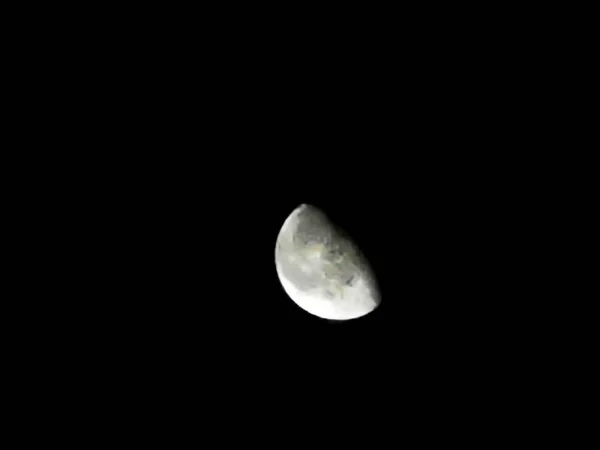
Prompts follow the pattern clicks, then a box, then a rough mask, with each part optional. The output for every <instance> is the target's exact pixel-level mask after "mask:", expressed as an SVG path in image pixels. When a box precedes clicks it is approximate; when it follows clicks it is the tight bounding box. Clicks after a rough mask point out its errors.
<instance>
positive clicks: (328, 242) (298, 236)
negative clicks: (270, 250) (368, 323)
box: [275, 204, 381, 320]
mask: <svg viewBox="0 0 600 450" xmlns="http://www.w3.org/2000/svg"><path fill="white" fill-rule="evenodd" d="M275 265H276V268H277V275H278V277H279V281H280V282H281V285H282V286H283V289H284V290H285V292H286V293H287V294H288V295H289V297H290V298H291V299H292V300H293V301H294V302H295V303H296V304H297V305H298V306H300V308H302V309H304V310H305V311H307V312H309V313H310V314H313V315H315V316H318V317H321V318H323V319H329V320H350V319H356V318H359V317H362V316H365V315H366V314H369V313H370V312H372V311H373V310H374V309H375V308H377V307H378V306H379V304H380V302H381V297H380V293H379V290H378V287H377V283H376V281H375V277H374V276H373V273H372V270H371V268H370V266H369V264H368V262H367V261H366V260H365V258H364V256H363V255H362V253H361V252H360V250H359V249H358V248H357V247H356V245H355V244H354V243H353V242H352V241H351V240H350V238H349V237H348V236H346V235H345V233H342V232H340V230H339V229H338V228H337V227H336V225H335V224H333V223H332V222H331V221H330V220H329V219H328V218H327V216H326V215H325V214H324V213H323V212H321V211H320V210H319V209H318V208H315V207H314V206H311V205H307V204H302V205H300V206H298V207H297V208H296V209H295V210H294V211H293V212H292V213H291V214H290V215H289V217H288V218H287V219H286V220H285V222H284V224H283V226H282V228H281V230H280V232H279V235H278V237H277V243H276V247H275Z"/></svg>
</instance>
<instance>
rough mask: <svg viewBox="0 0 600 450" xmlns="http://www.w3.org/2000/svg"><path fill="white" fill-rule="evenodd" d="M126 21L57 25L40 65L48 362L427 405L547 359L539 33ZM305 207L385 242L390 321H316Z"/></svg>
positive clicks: (291, 394)
mask: <svg viewBox="0 0 600 450" xmlns="http://www.w3.org/2000/svg"><path fill="white" fill-rule="evenodd" d="M119 17H120V16H119ZM428 17H429V16H428ZM133 22H135V24H136V26H135V27H133V26H131V25H132V23H133ZM241 22H243V20H241ZM409 22H410V21H409ZM442 22H443V21H442ZM123 24H124V26H123V25H122V26H119V25H116V24H115V25H111V28H110V29H109V30H107V29H106V28H102V27H101V30H102V32H98V33H91V36H90V37H89V38H86V39H79V38H78V37H79V36H81V34H82V33H83V31H81V30H75V31H73V30H72V29H71V31H70V33H66V34H65V37H64V42H63V43H62V44H56V43H52V44H51V43H48V42H45V41H43V40H41V41H39V42H38V43H37V48H38V49H39V54H40V58H39V59H37V60H36V61H38V64H39V70H43V72H44V73H45V74H46V77H45V78H44V79H43V83H42V84H41V85H40V83H39V81H38V78H37V77H36V75H35V74H37V73H39V71H32V73H31V74H29V76H31V77H32V80H33V81H32V83H31V91H30V92H29V95H30V96H31V98H32V100H31V101H32V102H35V103H36V105H39V106H38V107H36V108H35V109H34V110H33V112H31V111H28V114H30V113H31V114H34V115H37V116H39V117H38V119H39V118H41V119H43V120H42V122H43V123H45V124H46V125H45V126H43V127H40V128H38V129H36V133H35V135H36V137H37V138H41V139H42V141H43V142H45V143H46V144H47V146H48V147H49V148H52V149H54V150H53V151H52V152H47V153H45V154H43V155H36V156H31V158H30V159H29V161H28V166H27V167H28V170H31V171H35V170H38V171H39V172H40V173H44V177H45V178H44V179H47V180H48V182H47V184H46V187H45V188H43V189H38V188H35V189H34V197H35V198H36V202H38V203H36V204H37V206H38V207H39V211H40V213H39V214H40V218H41V219H43V223H44V224H46V226H45V228H44V230H45V231H43V232H42V234H43V236H42V238H46V239H42V242H44V244H43V245H48V246H49V247H50V249H49V250H48V251H46V252H45V254H46V257H47V258H48V260H44V263H51V264H52V267H53V268H54V269H55V270H56V271H57V273H58V274H54V272H53V276H51V277H49V279H48V280H47V289H48V290H50V291H51V292H54V294H53V297H56V298H58V300H57V301H56V302H52V303H51V304H47V305H46V306H45V307H43V308H42V309H41V311H42V312H40V316H41V317H42V318H43V317H44V315H45V314H48V316H50V315H52V316H53V317H59V318H60V320H55V321H52V322H51V325H50V328H51V330H50V333H51V335H52V336H57V335H59V336H61V341H60V344H56V341H54V340H52V341H49V343H48V344H47V345H48V346H49V348H50V350H51V351H53V352H54V355H55V358H56V360H55V362H54V363H52V364H56V361H60V360H61V358H65V359H66V360H69V361H76V365H77V367H78V369H77V370H78V374H79V375H80V377H83V378H85V377H86V376H90V377H94V379H96V378H97V379H101V380H102V382H101V383H99V384H98V385H97V386H98V390H99V392H100V393H101V395H106V396H109V397H110V396H111V395H114V393H115V392H121V393H122V392H124V391H127V393H128V394H127V395H128V396H131V398H132V400H131V402H132V403H135V402H138V403H139V402H141V403H144V402H146V403H147V404H150V403H153V402H158V401H165V402H168V401H169V399H170V398H171V397H176V398H180V399H181V398H184V397H185V398H194V399H198V398H202V397H203V396H206V395H209V394H207V391H210V390H211V389H212V388H213V387H214V389H215V390H216V391H218V392H219V395H225V394H224V392H225V391H226V392H227V395H229V396H232V397H237V398H240V397H250V398H251V399H252V400H249V401H248V402H246V403H245V404H246V405H248V404H251V405H254V404H256V402H260V401H262V400H263V399H264V397H266V396H268V395H270V394H273V393H274V392H281V393H282V395H283V394H285V401H286V402H288V403H294V402H296V401H297V402H298V403H301V399H300V397H302V396H303V395H304V394H305V393H307V392H309V393H311V394H312V395H314V396H317V395H318V394H317V392H321V391H324V392H325V393H326V398H328V399H330V401H332V402H337V401H338V400H339V399H340V398H343V397H348V395H347V393H348V392H351V393H352V394H351V397H352V398H354V397H355V396H365V397H371V398H377V399H385V398H389V397H390V396H392V395H394V393H396V392H399V393H400V395H401V396H405V399H412V400H413V401H416V400H419V399H420V400H419V401H420V402H421V407H423V408H426V405H427V404H428V401H439V400H440V398H442V397H444V396H447V397H448V398H449V400H448V402H446V403H445V404H446V405H453V404H456V403H453V402H457V401H458V400H457V397H458V396H459V395H460V393H461V392H464V391H469V392H476V391H477V389H478V386H483V387H485V386H486V383H487V384H489V383H494V381H493V380H496V379H497V377H501V378H502V380H503V381H502V383H500V384H494V386H496V388H495V389H496V390H494V392H495V395H503V393H508V392H509V391H510V385H511V380H513V379H514V378H513V377H514V376H515V375H514V373H512V372H511V371H510V367H512V366H510V367H509V369H507V368H506V366H503V364H502V361H505V360H507V359H510V360H511V361H513V363H514V361H515V358H516V359H520V360H521V362H522V363H523V364H526V363H527V362H528V361H530V358H532V356H531V355H534V354H536V352H537V354H539V349H535V351H534V347H535V345H536V341H535V339H536V338H535V336H528V335H527V333H528V332H527V331H526V330H527V329H531V327H528V325H529V324H531V320H534V319H532V317H533V312H534V311H535V310H536V307H537V306H538V305H536V304H533V303H532V301H531V294H532V293H531V292H530V291H527V290H523V289H521V287H520V282H521V281H522V280H523V279H525V278H527V277H529V276H531V272H532V271H533V269H534V268H532V267H531V265H530V263H529V261H530V259H531V254H532V253H533V252H534V251H537V250H538V248H537V246H536V242H535V237H536V231H537V230H536V229H535V227H534V225H530V224H529V222H528V220H527V217H528V215H529V214H531V212H532V211H533V210H535V208H538V207H540V201H541V200H540V198H539V195H538V192H537V191H536V189H538V187H537V185H534V186H529V185H528V183H532V182H530V181H528V180H530V179H531V177H530V176H529V175H530V174H531V173H532V172H535V173H539V172H543V167H542V165H543V159H542V158H540V157H539V156H538V155H537V154H535V151H530V150H531V148H532V147H534V148H535V145H534V144H535V135H536V130H537V129H539V130H543V128H544V126H545V125H544V124H543V123H542V122H543V121H539V120H538V116H537V115H535V114H533V113H532V109H533V107H532V105H533V104H535V105H536V107H539V102H541V101H548V99H547V97H544V96H542V95H540V94H541V93H542V91H543V90H544V84H543V79H541V78H540V77H539V74H536V72H535V71H534V70H532V69H531V70H530V68H528V66H527V65H528V64H530V63H531V58H530V56H531V55H532V54H534V53H535V55H539V49H536V51H535V52H533V51H530V50H529V49H528V48H524V47H523V46H521V47H519V50H518V51H517V49H516V47H515V48H514V49H513V50H512V51H508V52H507V51H506V48H507V47H508V46H509V44H510V43H508V42H507V41H506V40H503V41H502V42H501V44H502V45H500V44H499V42H498V41H497V40H496V39H494V36H490V38H489V39H487V38H486V39H480V37H481V36H482V33H483V31H482V30H474V31H472V32H470V33H466V32H465V33H454V32H452V33H450V34H448V33H446V32H445V31H444V30H446V31H447V30H448V29H449V28H452V27H451V26H450V27H449V28H446V29H440V30H439V33H438V34H432V33H430V32H428V31H427V30H428V28H423V27H422V26H420V25H419V26H414V27H408V26H407V25H408V24H406V23H403V26H402V27H397V26H391V27H374V28H375V29H376V30H375V31H373V32H369V33H368V35H369V36H368V37H369V39H366V38H365V36H364V34H361V33H360V32H356V33H350V34H338V33H332V34H331V35H328V33H327V32H325V33H319V34H318V35H315V36H312V32H311V31H307V30H305V29H303V28H302V27H300V28H296V29H295V30H296V31H294V32H290V33H288V34H285V33H284V31H285V30H286V29H287V26H286V25H285V24H281V23H279V24H278V25H279V28H278V29H277V30H275V29H273V30H272V31H269V32H265V31H264V30H263V31H261V30H262V29H260V30H259V29H255V28H253V26H252V25H250V26H248V27H246V28H239V29H238V28H236V30H237V31H238V32H237V33H231V32H229V31H228V28H227V27H225V26H222V27H221V26H215V27H212V28H210V30H209V28H208V27H200V26H198V25H197V24H190V25H185V26H184V25H181V26H179V23H178V22H176V25H177V26H176V25H173V24H172V25H166V24H165V23H163V22H161V23H160V26H159V25H157V24H156V22H145V21H144V20H142V19H140V18H139V17H137V16H136V18H129V19H127V20H125V21H124V22H123ZM79 25H80V26H81V28H84V29H85V28H86V26H87V22H86V23H79ZM275 25H277V24H275ZM430 27H432V26H431V24H430ZM324 28H327V27H324ZM350 28H352V26H351V25H350ZM358 28H360V27H358ZM432 28H435V27H432ZM483 28H485V27H483ZM398 29H400V30H399V31H398ZM354 30H355V31H357V29H356V27H354ZM359 31H360V30H359ZM449 35H451V36H452V37H453V39H447V37H448V36H449ZM504 58H508V60H509V61H510V62H511V63H510V64H504V63H503V61H504ZM34 81H35V82H34ZM525 128H526V129H527V132H524V129H525ZM24 146H26V145H25V144H24ZM525 149H526V150H527V151H524V150H525ZM49 167H52V168H53V169H52V171H48V168H49ZM534 184H535V183H534ZM301 203H310V204H314V205H316V206H317V207H319V208H321V209H322V210H323V211H325V212H326V213H327V214H328V215H330V216H331V217H332V219H333V220H334V221H336V222H338V223H339V224H341V225H342V226H343V227H344V228H346V229H347V230H348V232H349V233H350V235H351V236H353V237H354V239H355V240H356V242H357V243H358V245H359V246H360V247H361V249H363V251H364V252H365V254H366V255H367V257H368V259H369V261H370V262H371V263H372V265H373V268H374V271H375V273H376V275H377V277H378V280H379V283H380V287H381V293H382V300H383V302H382V305H381V306H380V307H379V308H378V309H377V310H376V311H374V312H373V313H372V314H370V315H368V316H366V317H364V318H361V319H358V320H353V321H348V322H344V323H335V322H329V321H325V320H321V319H319V318H316V317H313V316H311V315H309V314H307V313H305V312H304V311H302V310H301V309H299V308H298V307H297V306H296V305H295V304H294V303H293V302H292V301H291V300H290V299H289V298H288V297H287V295H286V294H285V292H284V291H283V289H282V287H281V285H280V284H279V281H278V279H277V274H276V271H275V261H274V250H275V240H276V238H277V234H278V232H279V229H280V227H281V225H282V224H283V222H284V220H285V219H286V217H287V216H288V215H289V214H290V213H291V212H292V211H293V209H294V208H296V207H297V206H298V205H299V204H301ZM509 211H510V213H509ZM36 233H38V236H39V233H40V231H39V230H38V231H36ZM524 242H525V245H523V243H524ZM516 246H519V257H518V258H516V257H515V254H516V251H515V247H516ZM43 253H44V252H43ZM52 255H54V256H52ZM55 255H60V256H59V257H58V258H56V257H55ZM40 264H41V263H40ZM61 355H62V356H61ZM198 380H202V381H201V382H200V381H198ZM156 386H158V388H157V389H156V390H153V389H154V388H155V387H156ZM315 386H318V387H319V388H318V389H316V390H313V388H314V387H315ZM332 386H333V387H332ZM149 391H152V392H153V396H149V395H148V392H149ZM486 392H487V391H486ZM267 393H270V394H267ZM486 395H487V394H486ZM475 397H476V396H475ZM292 398H293V400H292ZM309 398H312V397H311V396H309ZM432 399H433V400H432ZM121 401H122V400H121ZM419 401H416V403H419ZM442 403H444V402H442ZM144 404H145V403H144ZM294 404H295V403H294ZM236 405H239V401H238V402H237V403H236ZM448 407H449V406H448ZM415 414H418V413H415Z"/></svg>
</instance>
